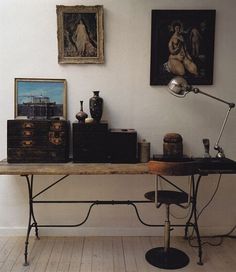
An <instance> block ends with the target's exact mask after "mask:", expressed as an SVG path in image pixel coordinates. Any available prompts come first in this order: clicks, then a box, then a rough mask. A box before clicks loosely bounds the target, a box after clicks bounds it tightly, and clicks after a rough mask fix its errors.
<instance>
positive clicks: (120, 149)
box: [109, 129, 137, 163]
mask: <svg viewBox="0 0 236 272" xmlns="http://www.w3.org/2000/svg"><path fill="white" fill-rule="evenodd" d="M109 160H110V162H113V163H136V162H137V132H136V130H134V129H110V131H109Z"/></svg>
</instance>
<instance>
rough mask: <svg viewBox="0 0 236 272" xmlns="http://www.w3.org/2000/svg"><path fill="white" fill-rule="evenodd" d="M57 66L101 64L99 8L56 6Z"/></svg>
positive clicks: (101, 21)
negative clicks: (65, 64)
mask: <svg viewBox="0 0 236 272" xmlns="http://www.w3.org/2000/svg"><path fill="white" fill-rule="evenodd" d="M57 37H58V62H59V63H104V23H103V6H99V5H97V6H80V5H78V6H61V5H59V6H57Z"/></svg>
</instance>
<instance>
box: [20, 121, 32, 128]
mask: <svg viewBox="0 0 236 272" xmlns="http://www.w3.org/2000/svg"><path fill="white" fill-rule="evenodd" d="M33 127H34V124H33V123H29V122H26V123H24V124H23V128H33Z"/></svg>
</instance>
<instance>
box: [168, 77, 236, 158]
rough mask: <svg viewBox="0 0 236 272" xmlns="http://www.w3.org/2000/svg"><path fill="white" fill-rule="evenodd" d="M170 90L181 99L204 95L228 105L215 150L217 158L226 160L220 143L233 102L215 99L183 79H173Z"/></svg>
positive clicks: (169, 86) (233, 105) (169, 85)
mask: <svg viewBox="0 0 236 272" xmlns="http://www.w3.org/2000/svg"><path fill="white" fill-rule="evenodd" d="M168 88H169V91H170V93H171V94H173V95H175V96H177V97H180V98H183V97H185V96H186V95H187V94H188V93H190V92H193V93H195V94H198V93H200V94H203V95H205V96H208V97H210V98H212V99H214V100H217V101H219V102H222V103H224V104H227V105H228V110H227V112H226V115H225V118H224V121H223V123H222V126H221V129H220V133H219V135H218V138H217V141H216V143H215V145H214V149H215V150H217V151H218V153H217V155H216V157H217V158H224V157H225V154H224V151H223V149H222V147H220V146H219V142H220V139H221V136H222V134H223V131H224V128H225V125H226V122H227V120H228V118H229V114H230V111H231V109H232V108H234V107H235V104H234V103H231V102H228V101H225V100H223V99H221V98H218V97H215V96H213V95H210V94H208V93H205V92H203V91H200V90H199V89H198V88H194V87H192V86H191V85H188V83H187V81H186V80H185V79H184V78H182V77H175V78H173V79H172V80H171V81H170V83H169V84H168Z"/></svg>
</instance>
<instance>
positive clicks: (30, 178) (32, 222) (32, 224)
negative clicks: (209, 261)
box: [22, 175, 202, 266]
mask: <svg viewBox="0 0 236 272" xmlns="http://www.w3.org/2000/svg"><path fill="white" fill-rule="evenodd" d="M22 176H23V177H25V178H26V181H27V186H28V194H29V219H28V227H27V234H26V240H25V252H24V256H25V262H24V265H26V266H27V265H28V264H29V263H28V244H29V236H30V232H31V229H32V228H35V235H36V238H37V239H39V232H38V229H39V228H45V227H55V228H59V227H63V228H65V227H68V228H69V227H79V226H81V225H83V224H84V223H85V222H86V221H87V220H88V218H89V215H90V213H91V210H92V208H93V207H94V206H95V205H130V206H132V207H133V208H134V210H135V213H136V215H137V218H138V220H139V222H140V223H141V224H143V225H145V226H148V227H164V226H165V225H164V224H149V223H146V222H144V221H143V219H142V218H141V216H140V213H139V211H138V207H137V205H136V204H143V203H147V204H148V203H153V202H152V201H150V200H36V198H37V197H38V196H39V195H41V194H43V193H44V192H46V191H47V190H49V189H50V188H52V187H53V186H55V185H56V184H58V183H59V182H61V181H63V180H64V179H65V178H67V177H68V176H69V175H65V176H63V177H61V178H60V179H58V180H56V181H55V182H53V183H52V184H51V185H49V186H47V187H45V188H44V189H42V190H41V191H39V192H38V193H36V194H34V193H33V185H34V175H22ZM162 178H163V177H162ZM164 179H165V178H164ZM200 179H201V176H199V178H198V180H197V183H196V186H195V184H194V182H193V184H192V186H193V188H192V189H193V195H192V198H191V203H192V206H191V212H190V216H189V218H188V220H187V223H186V224H173V225H171V227H185V236H184V237H185V238H187V234H188V228H189V227H193V229H194V231H195V233H196V235H197V241H198V248H199V253H198V256H199V262H198V263H199V264H202V248H201V239H200V233H199V230H198V224H197V214H196V199H197V192H198V187H199V182H200ZM43 203H47V204H52V203H57V204H66V203H68V204H90V206H89V207H88V211H87V214H86V216H85V218H84V219H83V220H82V221H81V222H79V223H77V224H38V223H37V220H36V217H35V215H34V204H43ZM192 220H193V221H194V222H193V223H192Z"/></svg>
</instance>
